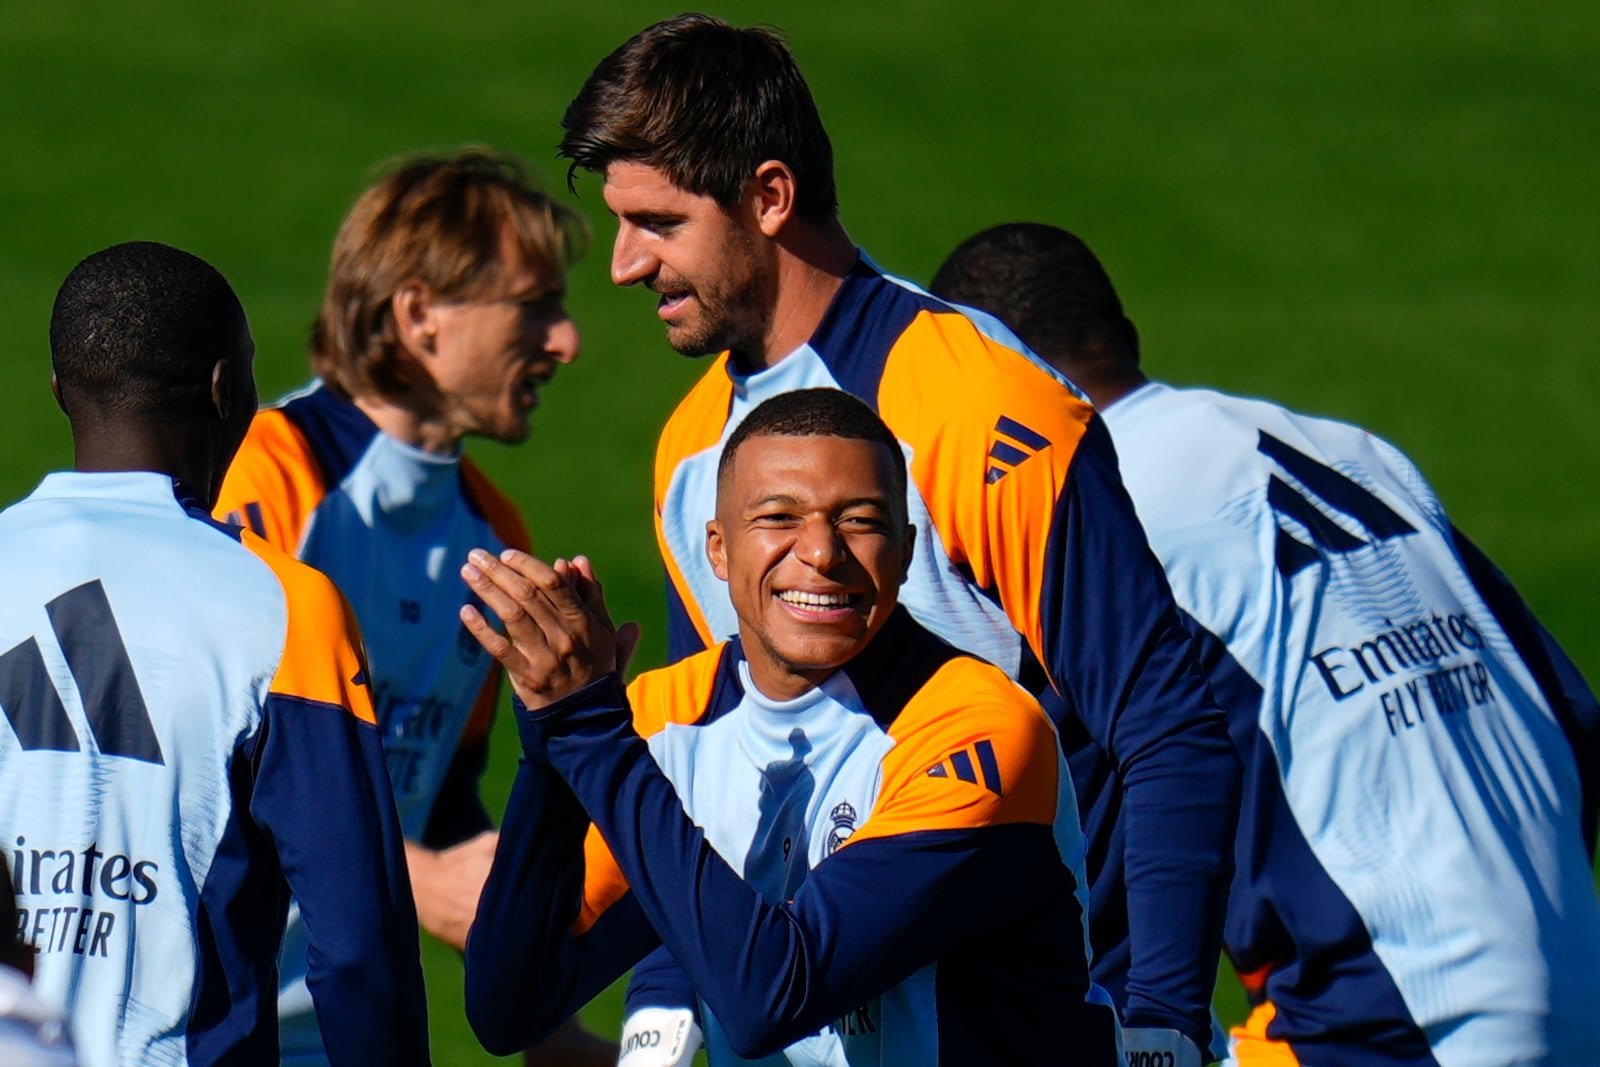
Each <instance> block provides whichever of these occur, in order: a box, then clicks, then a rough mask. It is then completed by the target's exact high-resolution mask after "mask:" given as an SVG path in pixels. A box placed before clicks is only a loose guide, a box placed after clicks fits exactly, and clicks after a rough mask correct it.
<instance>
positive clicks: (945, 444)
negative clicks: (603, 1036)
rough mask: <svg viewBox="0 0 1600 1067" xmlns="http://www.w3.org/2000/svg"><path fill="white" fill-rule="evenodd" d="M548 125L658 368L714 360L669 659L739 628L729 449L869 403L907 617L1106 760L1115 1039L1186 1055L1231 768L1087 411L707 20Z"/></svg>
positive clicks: (744, 43)
mask: <svg viewBox="0 0 1600 1067" xmlns="http://www.w3.org/2000/svg"><path fill="white" fill-rule="evenodd" d="M563 126H564V129H565V136H564V137H563V140H562V142H561V149H560V150H561V153H562V154H563V155H564V156H566V157H567V158H568V159H570V160H571V161H572V164H573V168H574V170H576V169H579V168H581V169H585V170H588V171H592V172H594V173H597V174H600V175H601V176H602V177H603V179H604V189H603V193H604V197H605V201H606V205H607V206H608V207H609V208H610V210H611V212H612V213H613V214H614V215H615V216H616V217H617V220H618V221H617V236H616V242H615V245H614V248H613V254H612V278H613V280H614V281H616V282H617V283H618V284H621V285H640V286H643V287H645V288H648V289H650V290H651V291H652V292H654V293H656V294H657V295H658V298H659V301H658V305H657V314H658V315H659V317H660V318H661V320H662V322H663V323H664V324H665V326H666V331H667V340H668V342H669V343H670V344H671V345H672V346H673V347H674V348H675V349H677V350H678V351H679V352H682V353H684V354H688V355H709V354H713V353H717V354H718V356H717V358H716V360H715V363H714V365H713V366H712V367H711V368H710V370H709V371H708V372H707V373H706V375H705V377H704V378H703V379H702V380H701V381H700V383H699V384H698V385H697V386H696V387H695V388H694V389H693V390H692V391H691V392H690V394H689V395H688V396H687V397H686V398H685V399H684V400H683V402H682V403H681V404H680V405H679V407H678V409H677V411H676V412H675V413H674V414H673V416H672V418H671V420H670V422H669V423H668V425H667V427H666V429H665V430H664V432H663V434H662V436H661V440H660V445H659V447H658V450H657V454H656V476H655V506H656V520H657V530H656V532H657V535H658V539H659V543H660V548H661V552H662V555H663V558H664V560H665V562H666V566H667V571H668V576H669V583H668V586H669V587H668V596H669V603H670V611H671V619H670V626H669V631H670V632H669V638H668V640H669V647H670V650H671V653H672V655H673V657H674V658H680V657H682V656H685V655H689V654H691V653H693V652H694V651H696V650H698V649H702V648H705V647H707V646H710V645H712V644H714V643H715V642H717V641H720V640H723V639H726V638H728V637H730V636H732V635H733V633H734V632H735V630H736V629H737V625H736V618H735V612H734V610H733V607H732V604H731V603H730V601H729V597H728V589H727V587H726V585H725V584H724V583H723V582H721V581H720V580H719V579H718V578H717V577H716V576H715V574H714V573H713V571H712V568H711V567H710V565H709V564H708V563H707V561H706V555H705V540H706V532H705V521H706V517H707V516H709V515H710V514H711V513H712V510H713V506H714V503H713V496H714V491H715V484H716V478H715V470H716V465H717V457H718V454H719V452H720V450H721V447H722V444H723V442H724V441H725V440H726V439H727V436H728V435H729V433H731V432H732V431H733V429H734V428H735V427H736V426H737V425H738V424H739V422H740V420H742V419H743V418H744V417H745V416H746V415H747V414H748V413H749V412H750V411H751V410H752V409H753V408H754V407H755V406H756V405H757V404H759V403H761V402H762V401H763V400H766V399H768V398H769V397H772V396H775V395H777V394H779V393H783V392H787V391H789V390H793V389H798V388H804V387H816V386H820V387H829V388H836V389H843V390H845V391H847V392H850V393H852V394H854V395H855V396H857V397H858V398H860V399H862V400H864V401H865V402H866V403H867V404H868V405H869V406H870V407H872V408H873V409H874V410H875V411H876V412H877V413H878V414H879V415H880V416H881V417H882V418H883V420H884V421H885V422H886V423H887V424H888V425H889V427H890V429H891V430H892V431H893V432H894V434H895V436H896V437H897V438H899V440H900V441H901V442H902V444H903V446H904V447H905V450H906V452H907V454H908V455H909V457H910V467H911V479H910V485H909V488H908V493H909V496H908V508H909V511H908V514H909V515H910V517H911V521H912V522H913V523H914V524H915V525H916V526H917V527H918V529H920V530H922V531H923V535H922V538H921V543H920V544H919V551H918V553H917V559H916V561H915V562H914V563H913V565H912V572H911V574H910V576H909V578H908V579H907V582H906V585H905V589H904V591H903V596H902V601H903V603H905V605H906V606H907V608H908V609H909V610H910V612H911V614H912V615H913V616H915V617H916V619H917V620H918V621H919V622H920V623H922V625H924V626H927V627H928V628H929V629H931V630H933V631H934V632H935V633H937V634H939V635H940V636H941V637H943V638H945V639H946V640H948V641H949V642H950V643H951V644H953V645H955V646H956V647H958V648H961V649H963V650H965V651H969V652H972V653H974V654H976V655H980V656H982V657H983V658H985V659H987V660H989V661H990V662H992V663H995V664H997V665H999V666H1000V667H1001V668H1002V669H1004V670H1005V671H1006V672H1007V673H1009V674H1011V675H1012V676H1013V677H1016V678H1019V679H1021V680H1023V681H1024V682H1025V683H1026V684H1028V685H1029V687H1030V688H1032V689H1034V690H1035V691H1040V690H1044V689H1048V688H1050V685H1049V683H1050V682H1053V683H1054V685H1055V686H1056V687H1057V688H1058V689H1059V690H1060V694H1061V695H1060V699H1059V700H1058V701H1057V702H1056V706H1057V707H1058V708H1059V709H1060V710H1061V712H1062V714H1061V716H1060V718H1059V721H1058V726H1059V727H1060V730H1061V734H1062V739H1063V742H1064V743H1065V745H1066V746H1067V749H1068V751H1073V750H1076V749H1079V748H1084V747H1097V748H1099V749H1101V750H1102V751H1104V752H1106V753H1109V754H1110V756H1111V760H1112V763H1111V766H1112V768H1113V770H1114V771H1115V776H1114V777H1113V778H1112V779H1109V780H1107V781H1104V782H1100V783H1097V788H1098V789H1099V793H1098V794H1097V795H1098V796H1099V798H1100V800H1101V801H1102V802H1103V803H1105V804H1107V805H1111V806H1115V807H1117V808H1118V810H1119V812H1120V821H1119V823H1118V826H1119V830H1120V831H1121V832H1122V833H1124V834H1125V838H1126V842H1127V849H1128V852H1129V855H1130V857H1131V859H1130V865H1129V871H1130V877H1129V879H1128V881H1127V887H1126V894H1125V900H1126V908H1127V911H1128V914H1129V918H1130V926H1131V928H1132V931H1133V950H1132V963H1131V968H1130V980H1129V983H1128V996H1127V998H1126V1001H1125V1010H1124V1018H1123V1021H1124V1024H1125V1025H1126V1026H1128V1027H1129V1028H1130V1030H1131V1031H1133V1032H1131V1033H1130V1034H1129V1046H1130V1048H1133V1049H1135V1050H1140V1049H1144V1050H1150V1051H1154V1052H1159V1053H1160V1054H1162V1055H1171V1056H1173V1057H1174V1064H1175V1065H1183V1064H1194V1063H1197V1062H1198V1059H1199V1052H1198V1048H1199V1047H1204V1046H1205V1045H1206V1044H1207V1043H1208V1040H1209V1037H1210V1033H1211V1025H1210V998H1211V990H1212V987H1213V985H1214V983H1215V979H1216V964H1217V956H1218V953H1219V951H1220V943H1221V922H1222V914H1223V907H1224V904H1225V900H1226V892H1227V883H1228V879H1229V876H1230V872H1231V862H1230V858H1229V857H1230V855H1231V853H1230V849H1229V847H1228V846H1229V842H1230V841H1231V840H1232V829H1233V819H1234V816H1235V805H1236V803H1237V776H1238V764H1237V761H1236V759H1235V757H1234V755H1233V753H1232V751H1231V746H1230V745H1229V744H1228V738H1227V729H1226V723H1225V721H1224V719H1223V717H1222V715H1221V713H1220V712H1219V711H1218V710H1217V709H1216V708H1215V707H1214V705H1213V702H1212V701H1211V698H1210V695H1209V694H1208V693H1207V692H1206V690H1205V685H1204V683H1203V681H1202V680H1201V678H1200V676H1199V673H1198V670H1197V668H1196V667H1195V666H1194V659H1193V654H1192V650H1191V649H1190V647H1189V641H1188V638H1187V636H1186V635H1185V634H1184V632H1183V630H1182V628H1181V626H1180V625H1179V623H1178V619H1177V613H1176V610H1175V608H1174V606H1173V603H1172V599H1171V596H1170V594H1169V593H1168V591H1167V588H1166V581H1165V579H1164V577H1163V576H1162V574H1161V568H1160V566H1159V565H1158V564H1157V562H1156V560H1155V559H1154V557H1153V556H1152V555H1151V554H1150V551H1149V548H1148V546H1147V545H1146V543H1145V539H1144V535H1143V534H1142V533H1141V532H1140V530H1139V526H1138V522H1137V519H1136V518H1135V517H1134V514H1133V509H1132V507H1131V505H1130V504H1129V503H1128V500H1127V497H1126V494H1125V493H1124V492H1123V490H1122V487H1121V484H1120V482H1119V480H1118V477H1117V472H1116V463H1115V459H1114V456H1113V455H1112V452H1111V448H1110V444H1109V440H1108V438H1107V436H1106V433H1105V430H1104V427H1103V426H1101V424H1100V422H1099V421H1098V420H1097V419H1096V418H1095V417H1094V413H1093V410H1092V409H1091V408H1090V406H1089V405H1088V403H1087V402H1086V401H1084V400H1083V399H1082V398H1081V397H1079V396H1078V395H1076V394H1075V393H1074V391H1073V390H1072V388H1071V387H1070V386H1069V385H1068V384H1066V382H1065V381H1063V380H1062V379H1061V378H1060V377H1059V376H1057V375H1056V374H1055V373H1054V372H1052V371H1051V370H1050V369H1049V368H1048V367H1046V366H1045V365H1044V364H1043V363H1042V362H1041V361H1038V360H1037V359H1036V358H1034V357H1033V356H1032V354H1031V353H1029V352H1028V351H1027V349H1026V348H1025V346H1023V345H1022V344H1021V342H1019V341H1017V340H1016V338H1015V337H1014V336H1012V335H1011V333H1010V332H1009V331H1007V330H1004V329H1003V328H999V327H993V328H991V326H990V325H989V324H988V323H985V322H979V321H975V320H973V319H972V318H969V317H968V316H966V315H964V314H962V313H961V312H960V310H958V309H956V308H954V307H952V306H950V305H949V304H947V303H945V302H944V301H941V300H936V299H933V298H932V297H930V296H928V295H927V294H926V293H924V292H922V291H920V290H918V289H916V288H914V287H912V286H910V285H908V284H905V283H903V282H900V281H897V280H896V279H893V278H891V277H888V276H886V275H884V274H883V273H882V272H881V271H879V270H878V268H877V267H876V266H874V265H873V264H872V262H871V261H870V260H869V259H868V258H867V257H866V256H865V255H864V254H863V253H861V251H860V250H858V249H857V248H856V246H855V245H854V243H853V242H852V241H851V239H850V237H849V235H848V234H847V233H846V232H845V230H844V228H843V226H842V224H841V223H840V220H839V216H838V212H837V197H836V195H835V189H834V179H833V162H832V149H831V146H830V144H829V141H828V135H827V133H826V131H825V130H824V129H823V126H822V121H821V119H820V117H819V116H818V114H817V110H816V106H815V104H814V102H813V101H812V98H811V94H810V91H809V89H808V88H807V87H806V84H805V80H804V78H803V77H802V76H801V74H800V71H799V69H798V68H797V66H796V64H795V62H794V58H793V56H791V55H790V53H789V51H788V49H787V48H786V47H785V45H784V44H783V42H782V41H781V39H779V38H778V37H777V36H776V35H775V34H774V33H772V32H771V31H768V30H763V29H739V28H735V27H732V26H729V25H727V24H726V23H723V22H720V21H718V20H716V19H712V18H709V17H707V16H703V15H683V16H679V17H676V18H672V19H668V20H666V21H665V22H661V23H658V24H656V25H654V26H651V27H649V28H647V29H645V30H644V31H642V32H641V33H639V34H637V35H636V36H634V37H633V38H632V39H630V40H629V41H627V42H626V43H624V44H623V45H622V46H621V47H620V48H618V49H617V50H616V51H615V52H613V53H612V54H611V55H610V56H608V57H606V58H605V59H603V60H602V61H601V62H600V63H599V65H598V66H597V67H596V68H595V69H594V71H593V73H592V74H591V75H590V76H589V79H588V81H587V82H586V83H585V84H584V86H583V88H582V89H581V90H580V91H579V93H578V95H577V97H576V98H575V99H574V100H573V101H572V103H571V104H570V106H569V107H568V109H567V112H566V115H565V117H564V119H563ZM657 962H659V960H658V961H657ZM663 973H664V972H658V971H657V970H656V969H655V968H654V967H647V968H645V969H644V971H643V972H642V974H643V976H642V977H640V976H639V975H636V978H635V985H634V989H633V993H632V994H631V995H630V998H629V1000H630V1005H631V1006H632V1007H634V1008H644V1007H647V1006H656V1007H662V1008H668V1009H673V1008H675V1007H676V1008H681V1007H682V1006H681V1005H674V1001H675V1000H681V999H683V998H682V997H678V996H675V995H674V993H673V991H672V989H671V988H668V987H669V986H676V985H678V984H679V983H677V982H675V981H674V980H673V979H671V978H665V977H663V978H661V979H660V981H659V982H658V978H657V977H656V976H659V975H662V974H663ZM628 1036H631V1035H628ZM626 1062H627V1063H628V1064H629V1067H632V1065H633V1064H634V1063H635V1062H640V1063H641V1064H642V1063H643V1062H644V1061H643V1060H638V1061H636V1060H633V1059H629V1060H627V1061H626Z"/></svg>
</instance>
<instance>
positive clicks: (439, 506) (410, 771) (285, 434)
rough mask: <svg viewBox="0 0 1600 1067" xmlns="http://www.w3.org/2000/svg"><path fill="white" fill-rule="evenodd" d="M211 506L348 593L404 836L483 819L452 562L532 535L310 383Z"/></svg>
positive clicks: (290, 954)
mask: <svg viewBox="0 0 1600 1067" xmlns="http://www.w3.org/2000/svg"><path fill="white" fill-rule="evenodd" d="M216 510H217V514H218V515H223V516H226V517H228V519H229V520H230V521H234V522H238V523H241V524H243V525H245V526H246V527H248V528H250V529H252V530H254V531H256V532H257V533H259V534H260V535H261V536H263V537H264V538H266V539H267V540H268V541H270V542H271V543H273V544H274V545H276V546H277V547H279V548H280V549H282V550H284V551H285V552H290V553H293V554H294V555H296V556H297V557H298V558H300V559H301V560H303V561H305V562H306V563H308V564H310V565H311V566H313V567H315V568H316V569H317V570H319V571H322V572H323V573H324V574H326V575H328V577H330V578H332V579H333V581H334V583H335V584H336V585H337V586H338V587H339V589H340V590H341V591H342V592H343V593H344V595H345V596H346V597H348V598H349V600H350V603H351V604H352V606H353V607H354V609H355V613H356V617H357V618H358V619H360V621H361V628H362V632H363V633H364V634H365V635H366V641H367V653H368V656H369V658H370V662H371V670H372V689H373V702H374V705H375V707H376V711H377V718H378V727H379V731H380V733H381V735H382V738H383V750H384V757H385V759H386V760H387V763H388V768H389V778H390V781H391V782H392V784H393V787H394V796H395V802H396V803H397V804H398V806H399V811H400V826H401V830H402V832H403V833H404V834H405V836H406V838H407V839H408V840H412V841H420V842H422V843H423V844H425V845H428V846H429V847H434V848H441V847H445V846H448V845H452V844H456V843H458V842H460V841H463V840H465V839H467V838H468V837H471V836H473V835H474V834H476V833H478V832H480V831H483V830H487V829H489V828H490V825H491V823H490V819H489V816H488V814H487V813H486V812H485V811H484V809H483V805H482V802H481V801H480V799H479V796H478V781H479V779H480V778H481V777H482V775H483V770H484V767H485V764H486V762H487V752H488V749H487V745H488V732H489V724H490V721H491V718H492V716H493V713H494V708H495V704H496V702H497V701H498V699H499V692H500V689H499V687H500V678H501V674H500V672H499V671H498V670H495V669H492V668H493V667H494V662H493V660H492V659H490V657H489V655H488V654H487V653H485V652H484V651H483V649H482V647H481V646H479V644H478V642H477V641H476V640H475V639H474V638H473V637H472V635H471V634H469V633H468V632H467V631H466V629H465V628H463V627H462V625H461V620H460V617H459V612H460V609H461V606H462V604H464V603H466V602H467V601H468V599H469V597H470V591H469V590H468V589H467V586H466V583H464V582H463V581H462V580H461V576H460V566H461V563H462V561H464V560H465V559H466V557H467V552H468V551H469V550H471V549H473V548H486V549H488V550H489V551H491V552H497V551H499V550H500V549H501V548H503V547H507V546H510V547H515V548H523V549H526V548H527V547H528V538H527V533H526V531H525V529H524V528H523V524H522V520H521V518H520V517H519V516H518V514H517V512H516V509H515V508H514V507H513V506H512V505H511V503H510V502H509V501H508V500H507V499H506V498H505V497H504V496H502V495H501V494H500V493H499V492H498V491H497V490H496V489H495V488H494V487H493V486H492V485H491V484H490V483H489V481H488V479H487V478H485V477H484V476H483V474H482V473H481V472H480V471H479V470H478V469H477V467H476V466H474V465H473V464H472V462H471V461H470V460H469V459H467V458H466V457H465V456H463V455H461V454H459V453H458V454H456V455H451V456H440V455H434V454H432V453H428V452H423V451H421V450H420V449H416V448H412V447H410V446H409V445H406V444H404V443H402V442H400V441H398V440H396V439H395V438H393V437H390V436H389V435H387V434H385V433H383V432H382V431H380V430H379V429H378V427H377V426H376V425H374V424H373V422H372V420H371V419H369V418H368V417H367V416H366V414H365V413H363V412H362V411H361V410H360V409H359V408H358V407H356V406H355V405H354V404H353V403H351V402H350V401H349V400H346V399H344V398H343V397H341V396H339V395H338V394H336V393H334V392H333V391H331V390H329V389H327V388H325V387H323V386H320V385H314V386H311V387H310V388H308V389H305V390H303V391H301V392H299V393H296V394H293V395H291V396H289V397H288V398H286V399H285V400H283V401H282V402H281V403H279V404H277V405H275V406H274V407H272V408H269V409H266V410H264V411H262V412H261V413H260V414H258V415H257V416H256V418H255V421H254V422H253V423H252V424H251V426H250V432H249V435H248V436H247V437H246V439H245V442H244V445H243V446H242V447H241V448H240V450H239V455H238V456H237V457H236V458H235V459H234V462H233V464H232V466H231V467H230V468H229V470H228V475H227V478H226V480H225V481H224V483H223V487H222V493H221V497H220V500H219V502H218V505H217V509H216ZM301 933H302V932H301V930H300V927H299V924H298V923H296V922H291V924H290V930H289V939H288V945H287V948H286V950H285V953H284V968H283V971H284V973H283V978H284V987H285V988H284V996H283V1002H282V1005H281V1010H282V1014H283V1019H284V1032H283V1041H284V1052H285V1056H286V1058H289V1057H292V1056H299V1057H302V1058H303V1059H304V1060H306V1061H307V1062H313V1061H315V1060H316V1058H317V1055H316V1046H317V1037H316V1027H315V1023H314V1020H313V1019H312V1018H311V1013H310V1002H309V999H308V997H307V995H306V990H305V987H304V983H303V977H304V951H303V941H302V937H301Z"/></svg>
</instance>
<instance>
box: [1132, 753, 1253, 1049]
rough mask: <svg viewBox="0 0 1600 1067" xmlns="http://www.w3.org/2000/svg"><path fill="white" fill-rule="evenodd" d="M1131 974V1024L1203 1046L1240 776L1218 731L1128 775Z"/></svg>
mask: <svg viewBox="0 0 1600 1067" xmlns="http://www.w3.org/2000/svg"><path fill="white" fill-rule="evenodd" d="M1123 774H1124V777H1123V788H1124V799H1123V817H1124V820H1125V826H1124V833H1125V843H1126V847H1125V864H1126V867H1125V870H1126V880H1127V896H1128V937H1129V950H1130V961H1131V962H1130V966H1129V969H1128V981H1127V997H1126V1000H1125V1002H1124V1004H1123V1005H1121V1007H1122V1009H1123V1022H1124V1023H1125V1024H1126V1025H1128V1026H1159V1027H1171V1028H1172V1029H1175V1030H1177V1031H1179V1032H1180V1033H1182V1034H1184V1035H1185V1036H1186V1037H1188V1038H1189V1039H1190V1040H1192V1041H1194V1042H1195V1043H1196V1045H1197V1046H1199V1047H1200V1048H1205V1047H1206V1046H1207V1043H1208V1041H1209V1039H1210V1034H1211V1017H1210V1004H1211V996H1212V991H1213V987H1214V985H1215V982H1216V973H1217V962H1218V958H1219V956H1220V954H1221V948H1222V923H1223V918H1224V914H1225V911H1226V908H1227V899H1228V889H1229V885H1230V882H1231V879H1232V874H1233V862H1232V857H1233V832H1234V826H1235V822H1236V820H1237V818H1238V804H1239V792H1238V781H1239V769H1238V762H1237V758H1236V756H1235V754H1234V752H1233V748H1232V746H1231V744H1229V743H1228V741H1227V739H1226V735H1225V734H1224V735H1223V736H1222V737H1221V738H1220V739H1219V738H1217V737H1215V736H1212V733H1211V732H1210V731H1206V730H1198V729H1197V730H1193V731H1190V732H1185V733H1181V734H1175V735H1171V736H1168V737H1165V738H1162V739H1161V741H1160V742H1159V743H1158V744H1156V745H1155V746H1153V747H1152V749H1151V750H1150V751H1148V752H1146V753H1145V754H1144V755H1143V756H1142V757H1141V758H1140V759H1139V760H1138V761H1137V762H1136V763H1134V764H1133V765H1131V766H1126V765H1125V766H1124V769H1123Z"/></svg>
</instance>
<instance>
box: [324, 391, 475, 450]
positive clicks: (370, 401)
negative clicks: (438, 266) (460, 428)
mask: <svg viewBox="0 0 1600 1067" xmlns="http://www.w3.org/2000/svg"><path fill="white" fill-rule="evenodd" d="M351 402H352V403H353V404H355V406H356V407H358V408H360V409H361V412H362V414H364V415H366V417H367V418H369V419H371V420H372V422H373V425H375V426H377V427H378V429H380V430H382V431H383V432H384V433H386V434H388V435H389V436H390V437H393V438H394V439H395V440H396V441H399V442H401V443H402V444H407V445H410V446H411V447H412V448H415V449H418V450H420V451H423V452H429V453H432V454H433V455H437V456H453V455H455V454H456V452H458V451H459V450H460V448H461V435H460V434H459V433H456V432H455V431H454V430H453V429H451V427H450V426H449V425H448V424H447V423H446V422H445V420H444V419H442V418H437V417H433V416H429V415H424V414H422V413H420V412H418V411H416V410H414V409H412V408H409V407H406V406H405V405H403V404H396V403H394V402H393V401H390V400H386V399H384V398H383V397H381V396H358V397H355V398H354V399H353V400H352V401H351Z"/></svg>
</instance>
